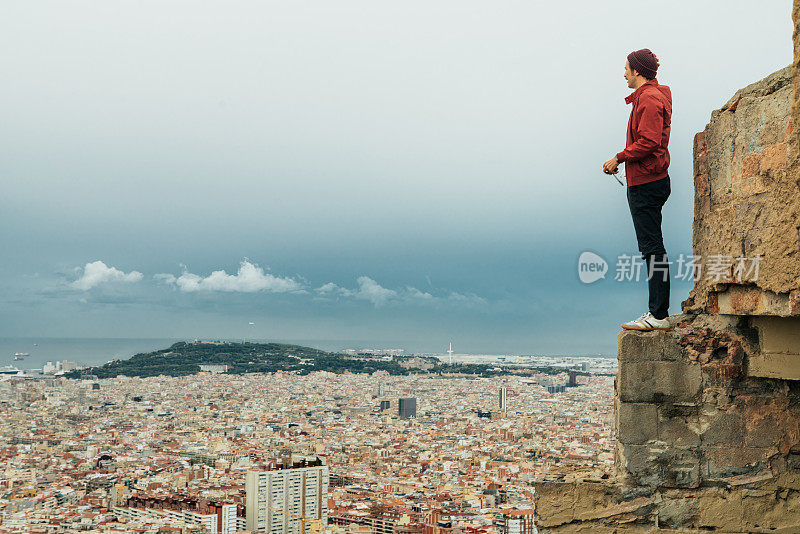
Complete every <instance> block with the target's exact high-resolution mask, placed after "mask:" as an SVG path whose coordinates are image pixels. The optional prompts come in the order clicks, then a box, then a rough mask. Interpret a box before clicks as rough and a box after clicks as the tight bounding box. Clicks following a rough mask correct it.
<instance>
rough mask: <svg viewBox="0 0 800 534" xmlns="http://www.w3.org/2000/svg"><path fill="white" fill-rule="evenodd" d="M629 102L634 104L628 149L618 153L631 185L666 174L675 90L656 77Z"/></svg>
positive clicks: (627, 102) (630, 120)
mask: <svg viewBox="0 0 800 534" xmlns="http://www.w3.org/2000/svg"><path fill="white" fill-rule="evenodd" d="M625 103H626V104H630V103H633V108H632V109H631V117H630V119H629V120H628V134H627V136H626V139H625V150H623V151H622V152H620V153H619V154H617V162H619V163H625V176H626V177H627V180H628V185H629V186H631V185H640V184H646V183H648V182H655V181H656V180H661V179H662V178H666V177H667V169H668V168H669V150H667V145H668V144H669V127H670V122H671V121H672V92H671V91H670V90H669V87H667V86H666V85H659V83H658V80H656V79H655V78H654V79H652V80H649V81H648V82H647V83H645V84H644V85H642V86H641V87H639V88H638V89H637V90H636V91H634V92H633V93H631V94H630V95H629V96H628V97H627V98H626V99H625Z"/></svg>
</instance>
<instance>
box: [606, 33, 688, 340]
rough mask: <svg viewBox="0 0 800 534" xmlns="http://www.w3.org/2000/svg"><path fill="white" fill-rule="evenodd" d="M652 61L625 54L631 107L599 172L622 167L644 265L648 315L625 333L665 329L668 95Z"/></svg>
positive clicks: (641, 54) (640, 53)
mask: <svg viewBox="0 0 800 534" xmlns="http://www.w3.org/2000/svg"><path fill="white" fill-rule="evenodd" d="M658 65H659V63H658V58H657V57H656V56H655V54H653V53H652V52H651V51H650V50H648V49H646V48H644V49H642V50H637V51H635V52H631V53H630V54H628V60H627V61H626V62H625V79H626V80H627V81H628V87H630V88H631V89H634V92H633V93H631V94H630V95H629V96H628V97H627V98H626V99H625V102H626V103H627V104H633V108H632V109H631V117H630V119H629V120H628V133H627V136H626V142H625V150H623V151H622V152H620V153H618V154H617V155H616V156H614V157H613V158H611V159H610V160H608V161H606V162H605V163H604V164H603V171H604V172H605V173H606V174H616V173H617V170H618V167H619V164H620V163H625V171H626V172H625V174H626V178H627V182H628V187H627V191H628V206H629V207H630V210H631V217H632V218H633V228H634V230H635V231H636V241H637V242H638V245H639V252H641V253H642V259H643V260H645V262H646V264H647V284H648V289H649V293H650V302H649V308H650V309H649V311H648V312H647V313H644V314H642V316H641V317H639V318H638V319H634V320H633V321H628V322H627V323H623V324H622V328H624V329H627V330H669V328H670V325H669V321H667V316H668V315H669V313H667V310H668V308H669V262H668V261H667V251H666V250H665V249H664V240H663V237H662V235H661V207H662V206H663V205H664V203H665V202H666V201H667V198H669V194H670V180H669V174H667V169H668V168H669V150H667V145H668V144H669V130H670V122H671V119H672V93H671V92H670V90H669V87H667V86H666V85H660V84H659V83H658V80H656V71H657V70H658Z"/></svg>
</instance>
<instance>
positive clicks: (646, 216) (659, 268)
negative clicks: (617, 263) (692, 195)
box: [628, 176, 670, 319]
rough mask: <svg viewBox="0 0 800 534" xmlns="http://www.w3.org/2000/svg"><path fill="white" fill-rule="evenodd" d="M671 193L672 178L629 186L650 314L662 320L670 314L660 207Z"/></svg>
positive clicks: (667, 275)
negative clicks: (645, 268) (647, 290)
mask: <svg viewBox="0 0 800 534" xmlns="http://www.w3.org/2000/svg"><path fill="white" fill-rule="evenodd" d="M669 194H670V181H669V176H667V177H666V178H663V179H661V180H656V181H655V182H649V183H646V184H641V185H632V186H630V187H628V207H630V209H631V217H632V218H633V229H634V230H635V231H636V241H637V242H638V244H639V252H641V253H642V259H643V260H645V262H646V263H647V286H648V289H649V292H650V300H649V307H650V313H652V314H653V317H655V318H656V319H663V318H665V317H666V316H667V315H669V313H667V310H668V309H669V264H668V263H667V251H666V250H665V249H664V238H663V237H662V235H661V207H662V206H663V205H664V203H665V202H666V201H667V198H669Z"/></svg>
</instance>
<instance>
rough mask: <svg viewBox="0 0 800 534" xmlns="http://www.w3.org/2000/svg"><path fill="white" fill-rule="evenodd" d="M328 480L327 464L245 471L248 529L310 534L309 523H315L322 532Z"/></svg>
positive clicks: (325, 522) (325, 519)
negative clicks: (302, 525)
mask: <svg viewBox="0 0 800 534" xmlns="http://www.w3.org/2000/svg"><path fill="white" fill-rule="evenodd" d="M328 478H329V471H328V466H326V465H321V466H314V467H293V468H288V469H275V470H271V471H248V472H247V481H246V486H245V488H246V492H247V502H246V506H247V511H246V515H247V529H248V530H255V531H258V532H269V533H270V534H310V533H311V531H312V524H314V525H317V524H318V525H319V528H320V531H321V530H323V529H324V528H325V527H326V526H327V524H328ZM301 523H303V524H304V527H305V528H303V529H301ZM303 531H304V532H303Z"/></svg>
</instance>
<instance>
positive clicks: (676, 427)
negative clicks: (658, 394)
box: [658, 411, 700, 449]
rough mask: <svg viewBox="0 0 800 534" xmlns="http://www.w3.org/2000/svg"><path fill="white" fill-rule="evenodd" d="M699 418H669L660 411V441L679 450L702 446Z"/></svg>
mask: <svg viewBox="0 0 800 534" xmlns="http://www.w3.org/2000/svg"><path fill="white" fill-rule="evenodd" d="M698 423H699V422H698V416H689V417H669V416H665V415H664V413H663V412H661V411H659V417H658V439H659V440H660V441H663V442H665V443H668V444H669V445H670V446H672V447H677V448H683V449H685V448H694V447H698V446H699V445H700V435H699V433H698V431H699V424H698Z"/></svg>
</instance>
